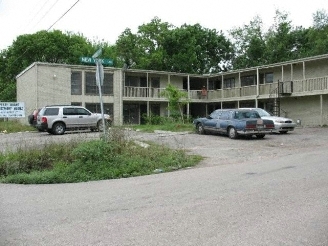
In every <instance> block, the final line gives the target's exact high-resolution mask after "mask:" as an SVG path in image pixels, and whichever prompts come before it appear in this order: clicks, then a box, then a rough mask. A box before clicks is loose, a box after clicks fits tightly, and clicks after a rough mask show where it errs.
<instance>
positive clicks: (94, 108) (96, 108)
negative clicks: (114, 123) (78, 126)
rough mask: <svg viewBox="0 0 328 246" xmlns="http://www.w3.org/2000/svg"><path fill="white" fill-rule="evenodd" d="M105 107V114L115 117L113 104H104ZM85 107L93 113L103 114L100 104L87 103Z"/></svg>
mask: <svg viewBox="0 0 328 246" xmlns="http://www.w3.org/2000/svg"><path fill="white" fill-rule="evenodd" d="M103 106H104V113H105V114H109V115H113V104H111V103H104V104H103ZM85 107H86V108H87V109H88V110H90V111H91V112H93V113H101V106H100V103H86V104H85Z"/></svg>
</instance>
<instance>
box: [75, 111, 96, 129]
mask: <svg viewBox="0 0 328 246" xmlns="http://www.w3.org/2000/svg"><path fill="white" fill-rule="evenodd" d="M76 112H77V117H78V125H79V127H91V126H95V125H96V124H97V122H96V118H95V117H93V116H92V113H91V112H90V111H89V110H87V109H85V108H76Z"/></svg>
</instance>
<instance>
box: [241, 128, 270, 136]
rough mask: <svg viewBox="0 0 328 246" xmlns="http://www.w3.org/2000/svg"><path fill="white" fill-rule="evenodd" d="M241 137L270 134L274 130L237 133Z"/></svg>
mask: <svg viewBox="0 0 328 246" xmlns="http://www.w3.org/2000/svg"><path fill="white" fill-rule="evenodd" d="M237 133H238V134H239V135H244V136H249V135H256V134H269V133H272V129H263V130H240V131H237Z"/></svg>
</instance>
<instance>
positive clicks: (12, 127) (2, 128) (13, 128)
mask: <svg viewBox="0 0 328 246" xmlns="http://www.w3.org/2000/svg"><path fill="white" fill-rule="evenodd" d="M25 131H36V129H35V128H34V127H32V126H29V125H23V124H21V123H20V122H19V121H17V120H8V121H4V120H0V133H14V132H25Z"/></svg>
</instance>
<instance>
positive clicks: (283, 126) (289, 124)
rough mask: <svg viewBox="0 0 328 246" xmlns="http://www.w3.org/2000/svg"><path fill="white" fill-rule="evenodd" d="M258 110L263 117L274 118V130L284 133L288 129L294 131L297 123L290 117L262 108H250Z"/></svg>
mask: <svg viewBox="0 0 328 246" xmlns="http://www.w3.org/2000/svg"><path fill="white" fill-rule="evenodd" d="M248 109H253V110H256V111H257V112H258V113H259V115H260V116H261V118H262V119H267V120H272V121H273V122H274V128H275V129H274V130H273V132H280V133H282V134H286V133H287V132H288V131H294V129H295V127H296V126H297V124H296V123H295V122H294V121H293V120H292V119H289V118H285V117H279V116H274V115H271V114H270V113H269V112H267V111H265V110H264V109H262V108H248Z"/></svg>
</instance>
